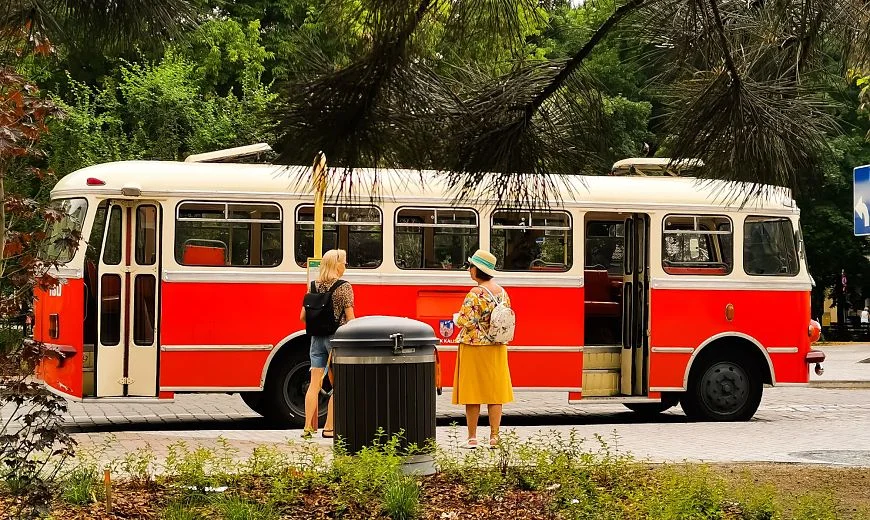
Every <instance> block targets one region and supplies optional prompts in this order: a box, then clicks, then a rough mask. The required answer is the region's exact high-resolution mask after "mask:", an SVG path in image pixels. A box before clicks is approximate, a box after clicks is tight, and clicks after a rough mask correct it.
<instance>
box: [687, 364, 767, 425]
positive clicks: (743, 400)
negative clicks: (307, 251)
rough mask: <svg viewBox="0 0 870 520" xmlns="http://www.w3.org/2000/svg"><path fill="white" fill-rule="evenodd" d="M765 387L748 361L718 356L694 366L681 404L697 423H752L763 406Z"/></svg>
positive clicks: (757, 372)
mask: <svg viewBox="0 0 870 520" xmlns="http://www.w3.org/2000/svg"><path fill="white" fill-rule="evenodd" d="M763 386H764V385H763V382H762V379H761V374H760V372H759V371H758V370H757V369H754V368H753V366H752V365H751V363H749V362H748V360H746V359H744V358H727V357H724V356H717V357H713V358H711V359H709V360H707V362H705V363H703V364H701V365H699V366H698V367H696V368H695V367H693V369H692V372H691V374H690V375H689V387H688V391H687V392H686V393H685V394H684V395H683V397H682V399H681V400H680V405H681V406H682V408H683V411H684V412H685V413H686V415H687V416H688V417H689V418H690V419H694V420H705V421H748V420H749V419H751V418H752V416H753V415H755V412H756V411H757V410H758V405H759V404H761V392H762V390H763Z"/></svg>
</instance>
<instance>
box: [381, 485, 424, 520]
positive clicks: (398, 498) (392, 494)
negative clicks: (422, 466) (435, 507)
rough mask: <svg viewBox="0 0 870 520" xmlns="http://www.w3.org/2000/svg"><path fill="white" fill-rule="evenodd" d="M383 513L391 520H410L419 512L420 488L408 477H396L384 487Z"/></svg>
mask: <svg viewBox="0 0 870 520" xmlns="http://www.w3.org/2000/svg"><path fill="white" fill-rule="evenodd" d="M382 500H383V507H384V512H385V513H386V514H387V516H389V517H390V518H392V519H393V520H412V519H413V518H417V516H418V514H419V510H420V487H419V486H418V485H417V481H415V480H414V479H413V478H410V477H396V478H394V479H392V480H390V481H389V482H387V484H386V486H384V491H383V498H382Z"/></svg>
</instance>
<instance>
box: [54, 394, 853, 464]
mask: <svg viewBox="0 0 870 520" xmlns="http://www.w3.org/2000/svg"><path fill="white" fill-rule="evenodd" d="M517 397H518V400H517V402H515V403H511V404H510V405H506V406H505V418H504V421H503V422H504V427H505V429H506V430H508V431H513V432H515V433H516V435H517V436H518V437H519V438H521V439H528V438H531V437H534V436H537V435H554V434H556V435H563V436H567V435H570V434H572V432H573V433H574V434H576V435H577V436H579V437H580V438H584V439H586V442H585V445H586V446H588V447H589V449H595V448H597V447H598V444H597V441H596V437H598V436H600V437H601V438H603V439H605V440H606V441H608V442H609V443H610V445H611V447H614V448H616V449H618V450H619V451H621V452H626V453H631V454H633V455H634V456H635V457H638V458H640V459H645V460H650V461H655V462H661V461H683V460H689V461H708V462H734V461H774V462H805V463H806V462H819V463H830V464H844V465H856V466H867V467H870V390H846V389H840V390H838V389H817V388H794V387H783V388H768V389H765V395H764V400H763V402H762V405H761V407H760V408H759V411H758V413H757V414H756V416H755V418H754V419H753V420H752V421H749V422H745V423H692V422H688V421H687V419H686V417H685V416H684V415H683V414H682V412H681V410H680V409H679V407H677V408H674V409H672V410H670V411H668V412H666V413H664V414H662V415H661V416H659V417H657V418H654V419H652V420H647V419H643V418H641V417H639V416H637V415H636V414H634V413H632V412H629V411H628V410H626V409H625V408H624V407H622V406H621V405H614V404H608V405H596V406H577V405H570V404H568V403H567V402H566V399H565V396H564V395H561V394H559V393H545V392H529V393H522V392H518V393H517ZM161 406H167V407H168V408H169V410H171V411H172V413H171V414H169V415H163V414H158V413H155V412H156V411H154V410H152V411H151V413H149V414H148V415H141V416H140V415H137V414H138V413H139V412H138V411H135V410H132V409H131V410H127V411H124V410H120V409H119V410H118V411H117V412H113V413H118V414H119V415H118V416H104V417H100V416H99V410H98V408H97V407H95V406H94V405H77V408H76V413H77V414H81V413H82V412H89V413H87V414H84V415H77V416H75V417H73V418H72V419H71V424H70V427H71V428H72V430H73V431H74V432H75V433H74V436H75V438H76V439H77V440H78V441H79V443H80V445H81V446H82V448H84V449H95V448H99V449H102V450H103V451H102V453H101V454H100V458H101V459H102V460H111V459H120V458H122V457H123V455H124V454H125V453H129V452H130V451H132V450H135V449H136V448H139V447H143V446H145V445H146V444H147V445H148V446H150V447H151V448H152V449H153V451H154V452H155V454H156V455H157V457H158V459H160V460H162V459H163V458H164V457H165V456H166V453H167V450H168V447H169V446H170V445H171V444H173V443H177V442H179V441H184V442H185V443H187V444H188V445H189V446H190V447H191V448H195V447H198V446H204V447H211V448H216V447H218V446H219V442H218V439H219V438H223V439H225V440H226V441H228V443H229V445H230V446H232V448H233V449H235V450H238V453H237V455H236V457H237V458H238V459H240V460H242V459H245V458H247V457H248V456H250V454H251V453H252V451H253V449H254V448H255V447H256V446H258V445H269V446H273V447H277V448H279V449H281V450H282V451H292V450H299V449H300V444H301V443H302V440H301V439H300V434H301V431H300V430H275V429H272V428H273V427H272V426H270V425H269V424H268V423H266V422H265V421H264V420H263V419H262V418H260V417H258V416H257V415H256V414H254V413H253V412H250V411H248V410H246V408H245V407H244V404H243V403H242V402H241V399H240V398H239V397H238V396H230V395H211V396H204V395H187V396H179V398H178V399H177V400H176V402H175V403H173V404H172V405H161ZM146 408H147V407H146ZM169 410H167V411H169ZM143 411H146V410H143ZM438 417H439V422H438V424H439V426H438V428H437V440H438V442H439V444H441V445H442V446H450V445H451V444H452V443H453V442H454V441H455V440H456V439H457V438H460V439H461V438H464V427H462V426H460V427H454V426H451V424H452V423H457V424H464V420H463V418H462V410H461V408H459V407H456V406H453V405H451V404H450V396H449V394H445V395H443V396H441V397H439V398H438ZM483 424H485V422H484V423H483ZM487 431H488V428H486V427H485V426H484V427H482V428H481V430H480V437H481V439H485V438H486V437H487V435H486V433H487ZM291 443H292V444H291ZM311 443H313V444H314V445H315V446H318V447H322V448H323V449H328V447H329V446H330V445H331V442H330V441H329V440H327V439H323V438H320V437H317V438H315V439H313V440H312V441H311Z"/></svg>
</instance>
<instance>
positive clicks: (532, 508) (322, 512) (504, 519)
mask: <svg viewBox="0 0 870 520" xmlns="http://www.w3.org/2000/svg"><path fill="white" fill-rule="evenodd" d="M712 468H713V470H714V471H715V472H716V473H719V474H721V475H723V476H725V477H726V478H727V479H728V480H731V481H733V482H735V483H737V482H743V483H746V482H747V481H748V482H750V483H754V484H759V485H762V484H770V485H773V486H774V487H775V488H776V489H777V490H778V491H779V493H780V496H781V498H782V499H783V500H785V501H786V505H787V504H788V499H789V498H790V497H796V496H800V495H805V494H807V493H808V492H817V493H820V494H822V495H825V496H830V497H832V498H833V499H834V500H835V501H836V502H837V504H838V505H839V509H840V512H841V514H842V518H846V519H849V518H854V519H858V518H865V517H864V516H863V515H865V514H867V512H868V511H870V470H868V469H865V468H838V467H831V466H822V465H801V464H721V465H714V466H712ZM242 487H244V488H245V491H244V494H245V495H246V497H247V498H249V499H254V500H255V501H258V500H257V499H258V498H259V499H262V500H263V501H265V497H266V494H267V493H268V487H266V486H265V485H264V484H263V483H254V482H252V483H247V484H245V485H243V486H242ZM112 496H113V509H112V513H111V514H107V513H106V511H105V506H104V504H103V503H102V502H100V503H94V504H91V505H89V506H83V507H78V506H71V505H69V504H66V503H63V502H62V501H60V500H56V501H55V502H54V503H53V504H52V508H51V509H52V517H53V518H54V519H56V520H67V519H75V520H79V519H81V520H85V519H88V520H90V519H100V520H109V519H112V520H115V519H130V520H134V519H135V520H140V519H142V520H144V519H149V520H150V519H157V518H161V512H162V511H163V509H164V508H165V507H166V505H167V504H168V503H170V502H171V501H173V500H175V499H177V497H178V491H177V489H173V488H170V487H166V486H163V485H158V484H155V485H152V486H150V487H148V488H142V487H136V486H133V485H131V484H129V483H121V484H118V485H116V486H115V487H114V488H113V492H112ZM420 498H421V503H422V506H423V510H422V512H421V513H422V514H421V518H423V519H424V520H465V519H478V518H492V519H497V520H519V519H530V520H544V519H548V520H549V519H552V518H554V516H553V515H552V514H551V513H550V512H549V509H550V508H549V501H550V498H549V496H548V495H547V494H546V493H541V492H529V491H519V490H514V491H510V492H508V493H506V494H505V495H504V496H502V497H500V498H498V499H485V500H477V499H475V498H473V497H472V496H471V495H470V493H469V492H468V491H467V490H466V489H465V488H464V487H463V486H462V485H461V484H459V483H456V482H454V481H451V480H448V479H447V478H445V477H444V476H442V475H435V476H432V477H427V478H425V479H424V480H423V483H422V486H421V497H420ZM334 501H335V496H334V493H332V492H330V491H329V490H327V489H317V490H313V491H310V492H306V493H304V494H303V495H301V497H300V500H299V501H297V502H296V503H294V504H293V505H292V506H286V507H285V508H283V509H281V510H280V513H281V517H282V518H285V519H291V520H296V519H298V520H303V519H304V520H326V519H331V518H335V510H336V508H335V502H334ZM12 505H13V498H11V497H9V496H5V495H2V494H0V518H9V516H8V515H6V516H4V512H8V511H10V509H11V506H12ZM208 516H209V517H211V516H212V515H208ZM214 516H215V517H217V515H214ZM342 517H343V518H372V517H373V511H371V510H366V509H365V508H364V507H362V506H354V508H353V509H350V510H345V511H344V514H343V515H342Z"/></svg>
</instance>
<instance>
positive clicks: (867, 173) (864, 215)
mask: <svg viewBox="0 0 870 520" xmlns="http://www.w3.org/2000/svg"><path fill="white" fill-rule="evenodd" d="M852 197H853V200H852V203H853V204H854V206H853V216H854V220H855V236H857V237H863V236H868V235H870V164H868V165H865V166H859V167H857V168H855V170H854V173H853V183H852Z"/></svg>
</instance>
